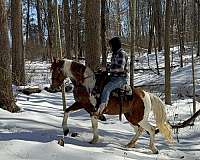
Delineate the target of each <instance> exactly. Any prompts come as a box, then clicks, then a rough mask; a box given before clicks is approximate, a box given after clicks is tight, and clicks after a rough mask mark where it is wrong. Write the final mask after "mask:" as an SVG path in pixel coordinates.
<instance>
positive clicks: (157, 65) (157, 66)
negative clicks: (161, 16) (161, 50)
mask: <svg viewBox="0 0 200 160" xmlns="http://www.w3.org/2000/svg"><path fill="white" fill-rule="evenodd" d="M154 49H155V56H156V68H157V74H158V75H159V74H160V71H159V64H158V52H157V41H156V36H155V34H154Z"/></svg>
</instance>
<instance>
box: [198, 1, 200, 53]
mask: <svg viewBox="0 0 200 160" xmlns="http://www.w3.org/2000/svg"><path fill="white" fill-rule="evenodd" d="M197 5H198V22H197V27H198V29H197V30H198V32H197V40H198V46H197V56H200V1H198V2H197Z"/></svg>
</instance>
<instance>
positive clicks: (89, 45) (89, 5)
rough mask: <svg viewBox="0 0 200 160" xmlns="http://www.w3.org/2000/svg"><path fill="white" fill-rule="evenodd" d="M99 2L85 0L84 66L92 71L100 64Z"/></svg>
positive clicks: (97, 0)
mask: <svg viewBox="0 0 200 160" xmlns="http://www.w3.org/2000/svg"><path fill="white" fill-rule="evenodd" d="M100 15H101V14H100V0H92V1H91V0H86V26H85V27H86V28H85V29H86V64H87V65H88V66H89V67H90V68H91V69H93V70H95V68H96V67H97V66H99V64H100V53H101V43H100V26H101V19H100V17H101V16H100Z"/></svg>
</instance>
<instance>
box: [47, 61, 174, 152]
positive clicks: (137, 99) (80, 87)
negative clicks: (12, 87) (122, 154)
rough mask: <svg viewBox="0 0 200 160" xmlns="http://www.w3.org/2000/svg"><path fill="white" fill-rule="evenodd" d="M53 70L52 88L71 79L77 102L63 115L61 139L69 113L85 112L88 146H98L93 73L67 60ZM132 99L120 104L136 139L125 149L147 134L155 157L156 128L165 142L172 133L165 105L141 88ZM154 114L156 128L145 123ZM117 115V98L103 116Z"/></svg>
mask: <svg viewBox="0 0 200 160" xmlns="http://www.w3.org/2000/svg"><path fill="white" fill-rule="evenodd" d="M51 69H52V85H51V86H52V87H54V88H57V87H59V86H61V85H62V83H63V81H64V79H65V78H67V77H70V78H72V79H73V81H74V82H73V83H74V85H75V87H74V95H75V98H76V102H75V103H74V104H73V105H72V106H70V107H68V108H67V109H66V110H65V112H64V117H63V122H62V127H63V131H64V135H67V134H68V132H69V128H68V127H67V119H68V115H69V112H71V111H75V110H78V109H82V108H83V109H85V110H86V111H87V112H88V113H89V114H90V116H91V122H92V128H93V139H92V140H91V141H90V143H97V142H98V139H99V136H98V119H97V116H96V115H95V114H94V112H95V108H94V106H95V105H96V99H95V98H94V96H93V95H92V94H91V92H92V90H93V88H94V87H95V75H94V72H93V71H92V70H91V69H90V68H89V67H86V66H85V65H83V64H81V63H78V62H75V61H72V60H68V59H62V60H54V62H53V63H52V66H51ZM133 97H134V98H133V99H131V100H125V101H123V108H122V113H123V114H124V115H125V117H126V119H127V120H128V121H129V122H130V124H131V125H132V126H133V127H134V129H135V132H136V134H135V136H134V137H133V138H132V140H131V141H130V142H129V143H128V144H127V145H126V147H134V146H135V144H136V141H137V140H138V138H139V136H140V135H141V134H142V133H143V131H144V130H146V131H147V132H148V133H149V134H150V144H149V146H150V149H151V151H152V152H153V153H158V149H157V148H156V146H155V145H154V137H155V131H156V128H158V129H159V131H160V132H161V134H162V135H163V136H164V138H165V139H166V140H167V141H168V142H173V141H174V140H173V137H172V130H171V127H170V125H169V123H168V122H167V116H166V111H165V105H164V103H163V102H162V101H161V99H160V98H159V97H157V96H155V95H153V94H151V93H148V92H146V91H144V90H142V89H141V88H136V89H134V90H133ZM151 110H152V111H153V113H154V117H155V121H156V127H155V126H152V125H151V124H150V123H149V122H148V116H149V113H150V111H151ZM119 112H120V101H119V99H118V98H116V97H112V96H111V97H110V100H109V102H108V105H107V107H106V108H105V112H104V114H108V115H118V114H119Z"/></svg>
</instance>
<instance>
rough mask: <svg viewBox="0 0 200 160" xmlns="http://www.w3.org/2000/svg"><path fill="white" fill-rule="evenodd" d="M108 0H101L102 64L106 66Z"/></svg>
mask: <svg viewBox="0 0 200 160" xmlns="http://www.w3.org/2000/svg"><path fill="white" fill-rule="evenodd" d="M105 10H106V0H101V46H102V66H104V67H106V59H107V54H106V20H105Z"/></svg>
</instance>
